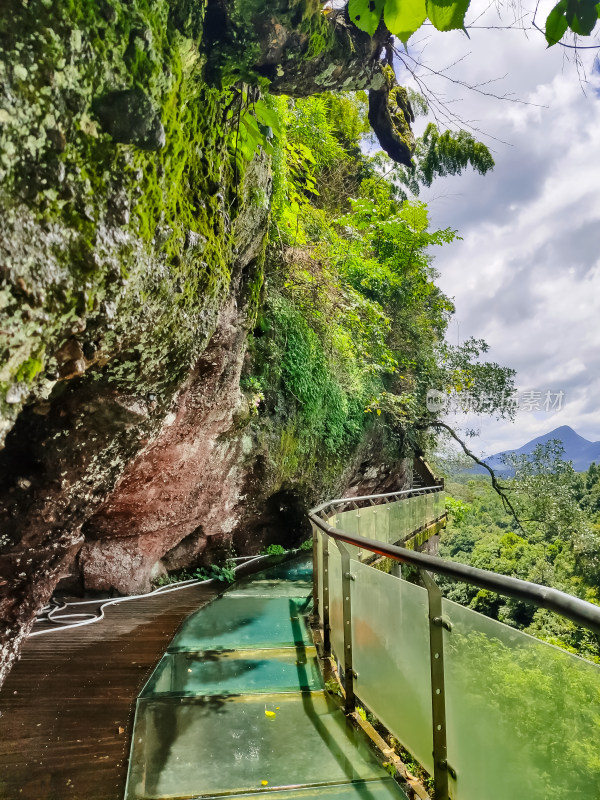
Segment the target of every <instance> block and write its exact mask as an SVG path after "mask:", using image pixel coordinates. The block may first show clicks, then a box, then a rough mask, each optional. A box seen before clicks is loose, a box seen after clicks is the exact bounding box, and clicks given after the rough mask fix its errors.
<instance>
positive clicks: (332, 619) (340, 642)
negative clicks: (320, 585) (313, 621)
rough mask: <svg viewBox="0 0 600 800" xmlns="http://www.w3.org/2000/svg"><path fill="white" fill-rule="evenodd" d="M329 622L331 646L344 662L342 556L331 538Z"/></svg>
mask: <svg viewBox="0 0 600 800" xmlns="http://www.w3.org/2000/svg"><path fill="white" fill-rule="evenodd" d="M345 546H346V545H344V547H345ZM329 624H330V625H331V647H332V648H333V652H334V653H335V654H336V656H337V657H338V659H339V660H340V662H342V664H343V658H344V618H343V612H342V557H341V555H340V551H339V550H338V547H337V545H336V543H335V541H333V539H330V540H329Z"/></svg>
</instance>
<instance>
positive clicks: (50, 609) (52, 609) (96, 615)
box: [29, 556, 268, 637]
mask: <svg viewBox="0 0 600 800" xmlns="http://www.w3.org/2000/svg"><path fill="white" fill-rule="evenodd" d="M242 558H243V559H244V563H242V564H238V565H237V566H236V567H234V572H237V570H238V569H240V567H244V566H246V564H251V563H252V562H254V561H259V560H261V559H263V558H268V556H242V557H241V558H237V559H235V560H236V561H241V560H242ZM214 580H215V579H214V578H207V579H206V580H204V581H198V580H196V579H195V578H189V579H188V580H185V581H177V583H175V584H172V583H171V584H166V585H165V586H159V587H158V589H154V591H152V592H146V594H132V595H129V596H128V597H115V598H114V599H112V600H105V601H104V602H101V604H100V607H99V608H98V609H96V611H95V612H93V611H88V612H83V613H81V614H78V613H75V614H61V615H60V616H56V613H57V612H58V611H64V610H65V609H66V608H68V607H69V606H89V605H97V604H98V602H100V601H98V600H77V601H75V602H73V603H65V602H63V603H62V605H58V604H57V601H55V600H54V601H52V602H51V603H50V604H49V605H45V606H44V607H43V608H42V609H40V612H39V613H40V614H46V619H47V620H48V622H53V623H54V624H55V625H57V626H59V627H57V628H47V629H46V630H43V631H34V632H33V633H30V634H29V636H30V637H31V636H42V634H44V633H55V632H56V631H64V630H68V629H69V628H78V627H80V626H81V625H90V624H91V623H92V622H99V621H100V620H101V619H104V609H105V608H108V606H114V605H116V604H117V603H126V602H128V601H129V600H142V599H144V598H146V597H153V596H155V595H157V594H168V593H169V592H176V591H178V590H179V589H188V588H190V587H191V586H201V585H202V584H205V583H212V581H214ZM73 617H87V619H82V620H80V621H79V622H61V621H60V620H62V619H72V618H73ZM39 621H44V620H39Z"/></svg>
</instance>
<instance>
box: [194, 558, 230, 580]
mask: <svg viewBox="0 0 600 800" xmlns="http://www.w3.org/2000/svg"><path fill="white" fill-rule="evenodd" d="M193 577H194V578H196V579H197V580H199V581H207V580H212V581H219V582H220V583H233V582H234V580H235V564H234V562H233V561H227V562H225V564H224V565H223V566H219V565H217V564H211V565H210V567H198V569H196V570H195V571H194V573H193Z"/></svg>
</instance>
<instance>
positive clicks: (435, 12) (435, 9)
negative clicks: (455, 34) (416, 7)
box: [427, 0, 470, 31]
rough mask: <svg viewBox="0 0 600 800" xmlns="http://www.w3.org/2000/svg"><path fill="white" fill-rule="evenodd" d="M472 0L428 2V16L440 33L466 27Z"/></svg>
mask: <svg viewBox="0 0 600 800" xmlns="http://www.w3.org/2000/svg"><path fill="white" fill-rule="evenodd" d="M469 3H470V0H427V16H428V17H429V19H430V20H431V24H432V25H433V26H434V27H435V28H437V29H438V31H453V30H457V29H460V28H464V26H465V14H466V13H467V9H468V8H469Z"/></svg>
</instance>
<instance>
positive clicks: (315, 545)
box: [311, 524, 319, 624]
mask: <svg viewBox="0 0 600 800" xmlns="http://www.w3.org/2000/svg"><path fill="white" fill-rule="evenodd" d="M311 527H312V559H313V590H312V591H313V611H312V618H313V620H314V624H316V623H317V622H318V620H319V531H318V528H317V526H316V525H313V524H311Z"/></svg>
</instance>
